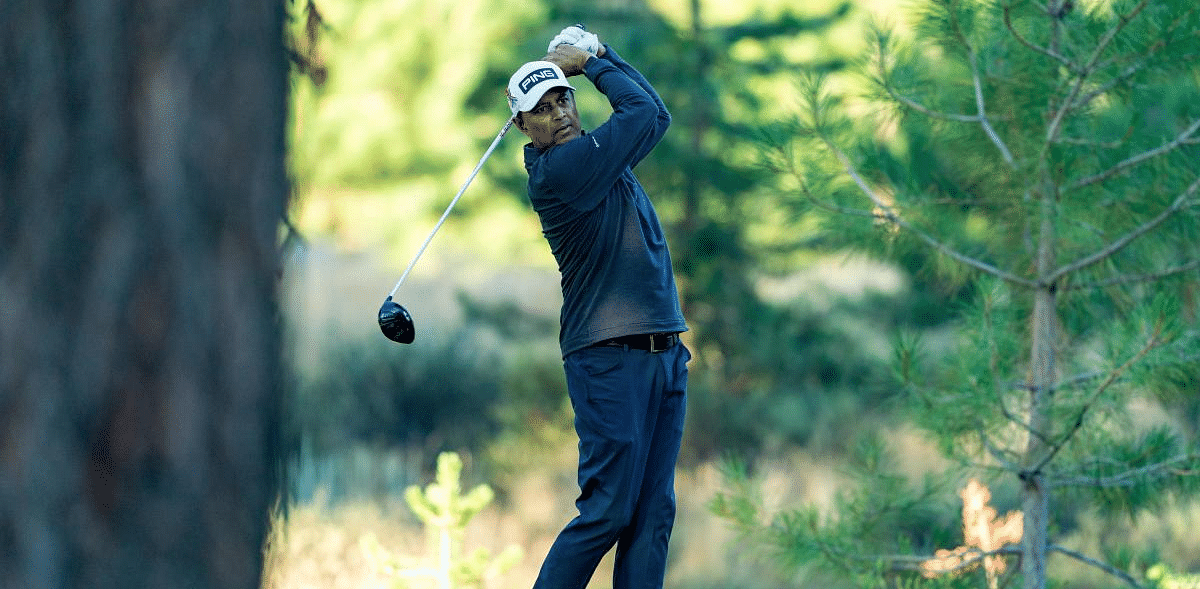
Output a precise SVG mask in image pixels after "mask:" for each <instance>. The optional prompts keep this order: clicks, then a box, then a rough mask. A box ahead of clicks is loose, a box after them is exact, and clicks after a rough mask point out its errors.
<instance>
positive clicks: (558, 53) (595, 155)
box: [530, 45, 666, 210]
mask: <svg viewBox="0 0 1200 589" xmlns="http://www.w3.org/2000/svg"><path fill="white" fill-rule="evenodd" d="M545 59H546V61H551V62H554V63H555V64H556V65H558V66H559V67H560V68H561V69H562V70H563V73H565V74H567V75H579V74H580V73H584V70H585V69H586V74H587V76H588V79H590V80H591V81H592V83H593V84H594V85H595V86H596V89H597V90H599V91H600V92H601V93H602V94H604V95H605V96H606V97H607V98H608V100H609V104H610V105H611V106H612V108H613V113H612V115H611V116H609V118H608V120H607V121H605V122H604V123H603V124H601V125H600V126H599V127H596V128H595V129H594V130H593V131H592V132H591V133H588V134H587V135H584V136H583V137H580V138H578V139H575V140H573V141H569V142H567V143H564V144H561V145H558V146H556V147H553V148H551V149H550V150H549V151H548V152H547V153H546V155H545V156H544V157H543V158H541V159H540V160H539V162H538V165H537V166H536V167H535V168H533V169H530V182H531V184H533V185H540V186H542V187H544V188H545V189H546V190H547V191H548V192H550V193H554V194H557V195H558V197H559V198H562V199H563V200H564V201H567V202H569V203H570V204H571V205H572V206H573V207H575V208H577V209H581V210H587V209H590V208H592V207H594V206H596V204H597V203H598V202H599V200H600V199H602V198H603V197H604V196H605V195H606V194H608V192H609V189H610V188H611V186H612V185H613V183H614V182H616V181H617V178H618V177H619V176H621V174H622V173H623V172H624V171H625V170H628V169H629V168H630V167H632V166H634V165H635V164H636V163H637V161H638V160H639V159H641V157H643V156H644V155H645V154H646V153H649V151H650V150H651V149H652V148H653V147H654V145H655V144H656V143H657V142H658V140H659V139H660V138H661V137H662V133H663V132H664V131H665V130H666V129H665V127H664V126H662V125H661V124H660V118H659V117H660V115H661V113H660V111H659V109H658V107H657V106H656V103H655V101H654V99H653V98H652V97H651V96H650V95H649V94H648V93H647V92H646V91H645V90H644V89H643V88H642V87H641V86H639V85H638V84H637V82H635V81H634V80H633V79H632V78H630V77H629V75H628V74H626V73H625V72H624V71H622V70H621V69H620V68H618V67H617V66H616V64H614V63H612V62H611V61H608V60H606V59H600V58H597V57H595V56H594V55H592V54H589V53H587V52H584V51H582V50H580V49H577V48H575V47H572V46H570V45H560V46H558V47H556V48H555V50H554V51H553V52H551V54H549V55H547V56H546V58H545Z"/></svg>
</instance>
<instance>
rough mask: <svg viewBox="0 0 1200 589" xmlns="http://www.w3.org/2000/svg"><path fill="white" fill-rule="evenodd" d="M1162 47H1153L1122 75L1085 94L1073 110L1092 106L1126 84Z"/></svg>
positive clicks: (1157, 45)
mask: <svg viewBox="0 0 1200 589" xmlns="http://www.w3.org/2000/svg"><path fill="white" fill-rule="evenodd" d="M1162 47H1163V45H1162V44H1161V43H1159V44H1156V45H1155V46H1154V47H1151V49H1150V52H1149V53H1147V54H1146V57H1145V58H1143V59H1142V60H1141V61H1139V62H1137V63H1134V64H1132V65H1130V66H1129V67H1126V68H1125V69H1124V70H1122V71H1121V73H1119V74H1117V75H1115V76H1113V78H1112V79H1111V80H1109V81H1107V82H1105V83H1103V84H1101V85H1099V86H1097V87H1096V88H1095V89H1094V90H1092V91H1091V92H1088V93H1087V94H1084V95H1083V96H1080V97H1079V98H1078V99H1076V100H1075V104H1072V105H1071V110H1078V109H1081V108H1083V107H1085V106H1087V105H1088V104H1091V102H1092V101H1093V100H1095V99H1096V97H1098V96H1102V95H1104V94H1107V93H1108V91H1109V90H1112V89H1113V88H1116V87H1117V85H1118V84H1120V83H1121V82H1124V81H1125V80H1128V79H1129V78H1132V77H1133V75H1134V74H1136V73H1138V72H1140V71H1142V69H1144V68H1145V67H1146V66H1147V65H1148V64H1149V62H1150V57H1151V56H1152V55H1154V53H1155V52H1156V51H1158V49H1161V48H1162Z"/></svg>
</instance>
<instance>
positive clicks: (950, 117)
mask: <svg viewBox="0 0 1200 589" xmlns="http://www.w3.org/2000/svg"><path fill="white" fill-rule="evenodd" d="M883 88H884V90H886V91H887V93H888V95H889V96H891V97H892V98H893V99H895V100H896V101H897V102H899V103H900V104H903V105H904V106H907V107H908V108H911V109H913V110H915V111H917V112H919V113H921V114H923V115H925V116H927V117H930V118H934V119H943V120H947V121H958V122H961V123H978V122H980V121H981V118H980V117H979V115H963V114H958V113H946V112H941V111H937V110H933V109H931V108H929V107H927V106H925V105H923V104H921V103H919V102H917V101H915V100H913V99H911V98H909V97H907V96H904V95H903V94H900V93H899V92H897V91H896V90H895V88H892V86H891V85H888V84H885V85H884V87H883Z"/></svg>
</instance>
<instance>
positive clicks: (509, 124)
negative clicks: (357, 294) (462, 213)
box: [388, 118, 516, 297]
mask: <svg viewBox="0 0 1200 589" xmlns="http://www.w3.org/2000/svg"><path fill="white" fill-rule="evenodd" d="M515 120H516V119H515V118H510V119H508V122H507V123H504V127H503V128H502V129H500V133H498V134H497V135H496V138H495V139H493V140H492V145H491V146H489V147H488V148H487V151H486V152H484V154H483V157H481V158H479V163H478V164H476V165H475V169H474V170H473V171H472V172H471V175H470V176H469V177H467V181H466V182H463V185H462V188H459V189H458V194H456V195H454V199H453V200H451V201H450V205H449V206H447V207H446V211H445V212H444V213H442V218H441V219H438V222H437V224H436V225H434V226H433V231H430V232H429V237H426V238H425V243H423V244H421V249H419V250H417V255H415V256H413V259H412V261H411V262H409V263H408V267H407V268H405V269H404V274H401V275H400V280H399V281H397V282H396V286H393V287H392V292H390V293H388V296H389V297H391V296H394V295H395V294H396V291H397V290H399V289H400V285H401V284H404V279H405V278H408V273H409V272H412V269H413V266H415V265H417V260H419V259H421V254H423V253H425V248H427V247H429V242H431V241H433V236H434V235H436V234H437V232H438V229H441V228H442V224H443V223H445V222H446V218H447V217H449V216H450V210H451V209H453V208H454V205H455V204H457V203H458V199H460V198H462V195H463V193H464V192H466V191H467V187H468V186H470V185H471V181H472V180H474V179H475V176H476V175H478V174H479V170H480V169H481V168H483V162H485V161H487V159H488V157H489V156H491V155H492V152H493V151H495V150H496V146H497V145H499V144H500V140H501V139H503V138H504V134H505V133H508V130H509V128H511V127H512V125H513V122H514V121H515Z"/></svg>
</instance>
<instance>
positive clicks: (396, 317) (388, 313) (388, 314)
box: [379, 118, 515, 344]
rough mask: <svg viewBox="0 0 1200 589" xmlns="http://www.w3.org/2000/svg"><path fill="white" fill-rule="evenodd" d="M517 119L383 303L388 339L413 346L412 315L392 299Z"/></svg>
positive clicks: (382, 318)
mask: <svg viewBox="0 0 1200 589" xmlns="http://www.w3.org/2000/svg"><path fill="white" fill-rule="evenodd" d="M514 120H515V118H510V119H508V122H506V123H504V127H503V128H502V129H500V133H498V134H497V135H496V138H495V139H494V140H492V145H491V146H490V147H488V149H487V151H486V152H484V154H483V157H481V158H479V163H478V164H476V165H475V170H474V171H472V172H471V175H470V176H469V177H467V181H466V182H464V183H463V185H462V188H459V189H458V194H456V195H454V199H453V200H451V201H450V204H449V206H447V207H446V211H445V212H444V213H442V218H441V219H438V222H437V224H436V225H434V226H433V231H430V232H429V237H426V238H425V243H423V244H421V249H419V250H417V255H415V256H413V259H412V261H411V262H409V263H408V267H407V268H405V269H404V273H403V274H401V275H400V280H399V281H397V282H396V286H393V287H392V292H390V293H388V296H387V298H386V299H384V301H383V306H381V307H379V329H380V330H381V331H383V335H384V336H386V337H387V338H388V339H390V340H392V341H394V342H398V343H402V344H411V343H412V341H413V338H414V337H415V336H416V329H415V328H414V327H413V320H412V315H409V314H408V310H407V309H405V308H404V307H403V306H402V305H400V304H398V303H395V302H393V301H392V297H393V296H395V295H396V291H397V290H399V289H400V285H401V284H404V279H405V278H408V273H409V272H412V269H413V266H415V265H416V264H417V260H418V259H420V258H421V254H423V253H425V248H427V247H429V242H431V241H433V236H434V235H435V234H436V233H437V232H438V229H441V228H442V224H443V223H445V222H446V217H449V216H450V210H451V209H453V208H454V205H455V204H457V203H458V199H460V198H462V195H463V193H464V192H466V191H467V187H468V186H470V185H471V181H472V180H474V179H475V176H476V175H478V174H479V170H480V169H481V168H483V162H485V161H487V159H488V157H489V156H491V155H492V152H493V151H495V150H496V146H497V145H499V144H500V140H501V139H503V138H504V134H505V133H508V130H509V129H510V128H511V127H512V125H513V121H514Z"/></svg>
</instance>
